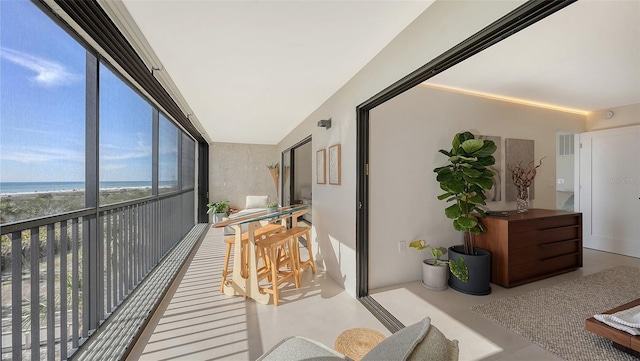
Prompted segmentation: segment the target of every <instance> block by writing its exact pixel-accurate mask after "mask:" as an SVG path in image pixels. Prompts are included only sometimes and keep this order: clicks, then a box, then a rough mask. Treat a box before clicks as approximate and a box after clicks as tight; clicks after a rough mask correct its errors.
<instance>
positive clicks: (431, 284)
mask: <svg viewBox="0 0 640 361" xmlns="http://www.w3.org/2000/svg"><path fill="white" fill-rule="evenodd" d="M448 278H449V265H448V264H446V263H442V264H440V265H439V266H434V265H433V261H432V260H424V261H422V285H423V286H425V287H426V288H428V289H430V290H434V291H443V290H446V289H447V287H448V286H447V281H448Z"/></svg>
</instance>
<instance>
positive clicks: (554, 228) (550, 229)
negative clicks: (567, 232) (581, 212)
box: [539, 224, 580, 232]
mask: <svg viewBox="0 0 640 361" xmlns="http://www.w3.org/2000/svg"><path fill="white" fill-rule="evenodd" d="M578 227H580V225H579V224H574V225H572V226H562V227H550V228H540V229H539V231H541V232H547V231H555V230H556V229H565V228H578Z"/></svg>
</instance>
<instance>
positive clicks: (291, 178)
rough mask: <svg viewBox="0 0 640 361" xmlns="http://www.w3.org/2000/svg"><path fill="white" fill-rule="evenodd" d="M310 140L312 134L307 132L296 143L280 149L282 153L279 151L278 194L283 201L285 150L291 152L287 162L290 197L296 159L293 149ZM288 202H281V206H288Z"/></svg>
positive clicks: (292, 189)
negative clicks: (279, 181) (288, 162)
mask: <svg viewBox="0 0 640 361" xmlns="http://www.w3.org/2000/svg"><path fill="white" fill-rule="evenodd" d="M311 140H312V135H311V134H309V135H308V136H306V137H305V138H304V139H302V140H301V141H299V142H298V143H296V144H294V145H292V146H291V147H289V148H287V149H285V150H283V151H282V153H280V164H281V165H282V167H280V179H282V185H281V186H280V195H281V196H282V201H283V203H284V155H285V153H287V152H291V159H290V160H289V161H290V164H289V167H290V168H289V196H291V197H292V195H293V191H294V190H295V189H294V186H293V182H294V180H295V174H294V173H295V172H294V169H295V164H294V163H295V159H296V154H295V150H296V149H297V148H300V147H301V146H303V145H305V144H307V143H311ZM291 200H293V197H292V198H291ZM288 205H289V204H283V206H288Z"/></svg>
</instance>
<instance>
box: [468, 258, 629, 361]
mask: <svg viewBox="0 0 640 361" xmlns="http://www.w3.org/2000/svg"><path fill="white" fill-rule="evenodd" d="M637 298H640V269H639V268H636V267H630V266H618V267H614V268H609V269H606V270H603V271H600V272H598V273H595V274H592V275H589V276H585V277H582V278H579V279H576V280H571V281H566V282H562V283H559V284H557V285H555V286H552V287H547V288H542V289H539V290H536V291H531V292H528V293H525V294H522V295H519V296H513V297H508V298H503V299H500V300H496V301H492V302H489V303H486V304H483V305H480V306H474V307H472V310H473V311H475V312H477V313H480V314H481V315H484V316H485V317H488V318H490V319H492V320H493V321H496V322H497V323H499V324H501V325H502V326H504V327H506V328H508V329H509V330H511V331H513V332H515V333H517V334H519V335H521V336H523V337H525V338H527V339H529V340H531V341H532V342H534V343H536V344H538V345H540V346H541V347H543V348H545V349H546V350H548V351H549V352H552V353H554V354H556V355H558V356H559V357H561V358H563V359H565V360H568V361H573V360H585V361H592V360H602V361H605V360H612V361H613V360H616V361H617V360H629V361H631V360H635V361H637V360H638V359H637V358H635V357H633V356H631V355H628V354H626V353H624V352H622V351H619V350H617V349H615V348H614V347H613V346H611V341H608V340H606V339H604V338H602V337H600V336H597V335H595V334H593V333H591V332H588V331H586V330H585V329H584V324H585V323H584V322H585V320H586V319H587V318H589V317H591V316H593V315H595V314H597V313H600V312H603V311H606V310H610V309H612V308H615V307H618V306H620V305H623V304H625V303H627V302H631V301H633V300H635V299H637Z"/></svg>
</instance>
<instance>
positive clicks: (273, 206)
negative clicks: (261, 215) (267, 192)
mask: <svg viewBox="0 0 640 361" xmlns="http://www.w3.org/2000/svg"><path fill="white" fill-rule="evenodd" d="M277 211H278V202H269V203H267V212H268V213H275V212H277Z"/></svg>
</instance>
